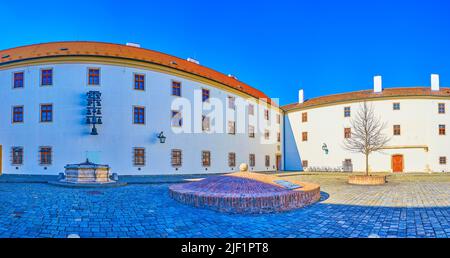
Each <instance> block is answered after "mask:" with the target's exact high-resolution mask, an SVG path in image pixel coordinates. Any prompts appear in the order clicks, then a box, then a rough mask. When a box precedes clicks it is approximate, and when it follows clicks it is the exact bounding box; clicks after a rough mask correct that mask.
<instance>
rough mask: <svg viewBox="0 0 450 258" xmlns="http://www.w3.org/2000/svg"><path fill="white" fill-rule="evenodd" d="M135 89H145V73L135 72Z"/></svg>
mask: <svg viewBox="0 0 450 258" xmlns="http://www.w3.org/2000/svg"><path fill="white" fill-rule="evenodd" d="M134 89H135V90H145V75H144V74H135V75H134Z"/></svg>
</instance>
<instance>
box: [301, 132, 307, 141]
mask: <svg viewBox="0 0 450 258" xmlns="http://www.w3.org/2000/svg"><path fill="white" fill-rule="evenodd" d="M302 141H304V142H306V141H308V132H303V133H302Z"/></svg>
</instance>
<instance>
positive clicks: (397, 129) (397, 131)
mask: <svg viewBox="0 0 450 258" xmlns="http://www.w3.org/2000/svg"><path fill="white" fill-rule="evenodd" d="M400 133H401V131H400V125H394V135H400Z"/></svg>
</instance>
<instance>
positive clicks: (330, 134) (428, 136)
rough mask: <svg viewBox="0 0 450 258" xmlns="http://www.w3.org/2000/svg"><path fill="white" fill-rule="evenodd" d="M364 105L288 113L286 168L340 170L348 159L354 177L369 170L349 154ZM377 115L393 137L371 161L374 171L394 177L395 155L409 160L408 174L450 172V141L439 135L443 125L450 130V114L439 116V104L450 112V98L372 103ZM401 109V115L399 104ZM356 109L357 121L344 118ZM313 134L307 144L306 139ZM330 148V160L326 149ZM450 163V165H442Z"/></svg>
mask: <svg viewBox="0 0 450 258" xmlns="http://www.w3.org/2000/svg"><path fill="white" fill-rule="evenodd" d="M363 101H364V100H359V101H347V102H339V103H332V104H326V105H318V106H313V107H308V108H303V109H302V108H299V109H295V110H291V111H288V112H287V113H286V122H285V134H286V136H285V137H286V141H285V148H286V153H285V158H286V160H285V162H286V164H285V168H286V169H287V170H301V169H302V162H305V161H306V162H305V163H307V166H308V167H306V168H303V169H304V170H308V169H309V168H310V169H314V168H317V167H322V168H323V167H330V168H337V167H340V166H342V165H343V162H344V161H345V160H346V159H350V160H351V163H352V164H353V171H364V170H365V156H364V155H363V154H359V153H351V152H349V151H347V150H345V149H344V148H343V142H344V128H351V125H350V121H351V119H352V118H353V117H354V116H355V115H356V113H357V112H358V109H360V108H361V104H362V103H363ZM366 101H367V103H368V104H369V105H372V106H373V108H374V110H375V115H376V116H378V117H380V118H381V121H383V122H386V123H387V127H386V129H385V131H384V133H385V134H386V135H387V136H388V137H392V138H391V140H390V142H389V143H388V144H387V146H386V147H387V148H386V149H384V150H383V151H382V152H379V153H374V154H371V155H370V158H369V164H370V168H369V169H370V171H373V172H393V170H392V155H403V163H404V168H403V172H450V165H449V164H448V159H449V158H450V148H449V146H450V137H449V136H448V131H447V132H446V135H440V134H439V125H446V129H447V130H448V126H450V123H449V122H450V114H449V112H448V110H447V112H445V113H444V114H440V113H439V112H438V105H439V103H444V104H445V107H446V108H447V109H448V108H449V107H450V99H449V98H448V97H441V98H439V97H434V98H432V97H426V96H424V97H403V98H402V97H398V98H396V97H391V98H384V99H366ZM394 103H399V104H400V110H394V108H393V104H394ZM345 107H350V110H351V116H350V117H344V108H345ZM302 113H307V122H302ZM394 125H400V129H401V131H400V135H395V136H394V135H393V126H394ZM303 132H307V141H303V139H302V133H303ZM324 144H326V146H327V149H328V154H326V152H325V151H324V150H323V149H322V147H323V145H324ZM441 157H446V159H447V162H446V163H447V164H440V158H441Z"/></svg>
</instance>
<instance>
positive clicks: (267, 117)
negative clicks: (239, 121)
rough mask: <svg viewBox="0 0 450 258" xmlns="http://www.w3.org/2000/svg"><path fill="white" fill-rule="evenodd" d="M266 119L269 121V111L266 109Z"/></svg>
mask: <svg viewBox="0 0 450 258" xmlns="http://www.w3.org/2000/svg"><path fill="white" fill-rule="evenodd" d="M264 119H266V120H267V121H269V110H268V109H264Z"/></svg>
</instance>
